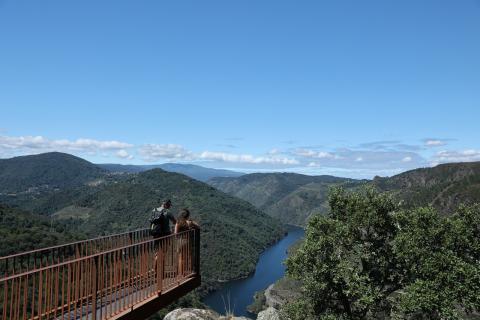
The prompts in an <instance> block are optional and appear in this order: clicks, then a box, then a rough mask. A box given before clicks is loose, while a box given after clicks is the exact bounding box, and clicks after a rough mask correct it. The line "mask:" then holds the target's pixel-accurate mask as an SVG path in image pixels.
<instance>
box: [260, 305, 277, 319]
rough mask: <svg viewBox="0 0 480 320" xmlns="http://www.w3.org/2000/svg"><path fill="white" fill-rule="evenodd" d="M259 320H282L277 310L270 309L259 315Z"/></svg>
mask: <svg viewBox="0 0 480 320" xmlns="http://www.w3.org/2000/svg"><path fill="white" fill-rule="evenodd" d="M257 320H280V315H279V313H278V310H277V309H275V308H272V307H268V309H267V310H264V311H261V312H260V313H259V314H258V316H257Z"/></svg>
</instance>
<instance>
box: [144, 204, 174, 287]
mask: <svg viewBox="0 0 480 320" xmlns="http://www.w3.org/2000/svg"><path fill="white" fill-rule="evenodd" d="M171 207H172V201H170V199H168V200H165V201H163V203H162V205H161V206H160V207H158V208H154V209H153V210H152V218H151V219H150V235H151V236H152V237H153V238H154V239H155V241H154V247H155V251H156V252H155V272H157V271H158V268H157V263H158V258H159V257H161V260H160V263H161V270H165V260H166V255H167V253H168V251H171V252H172V255H173V251H174V250H173V248H170V249H169V247H171V245H169V243H170V242H169V241H167V240H166V239H163V240H162V239H160V238H161V237H164V236H168V235H170V234H171V233H172V231H171V230H170V221H171V222H173V223H174V224H176V223H177V220H176V219H175V217H174V216H173V215H172V214H171V213H170V211H169V209H170V208H171ZM159 254H161V255H160V256H159ZM164 276H165V271H163V272H162V275H161V277H162V278H164Z"/></svg>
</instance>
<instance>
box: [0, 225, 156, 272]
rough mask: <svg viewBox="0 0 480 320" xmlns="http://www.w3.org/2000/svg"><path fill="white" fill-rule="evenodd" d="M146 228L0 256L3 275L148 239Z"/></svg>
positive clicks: (0, 270)
mask: <svg viewBox="0 0 480 320" xmlns="http://www.w3.org/2000/svg"><path fill="white" fill-rule="evenodd" d="M150 238H151V236H150V234H149V230H148V229H140V230H135V231H129V232H124V233H120V234H114V235H109V236H102V237H98V238H94V239H87V240H82V241H77V242H72V243H67V244H62V245H58V246H53V247H48V248H42V249H37V250H31V251H28V252H22V253H17V254H12V255H9V256H6V257H0V274H4V275H5V276H8V275H14V274H19V273H23V272H26V271H29V270H35V269H38V268H41V267H46V266H49V265H53V264H58V263H62V262H66V261H69V260H73V259H78V258H81V257H86V256H90V255H92V254H95V253H98V252H103V251H106V250H111V249H115V248H118V247H123V246H127V245H131V244H135V243H139V242H142V241H145V240H148V239H150Z"/></svg>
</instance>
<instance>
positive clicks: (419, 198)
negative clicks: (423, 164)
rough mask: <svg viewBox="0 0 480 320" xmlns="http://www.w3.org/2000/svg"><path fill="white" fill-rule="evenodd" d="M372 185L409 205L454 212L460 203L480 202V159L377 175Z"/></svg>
mask: <svg viewBox="0 0 480 320" xmlns="http://www.w3.org/2000/svg"><path fill="white" fill-rule="evenodd" d="M372 184H373V185H374V186H376V187H377V188H378V189H379V190H381V191H390V192H393V193H394V194H395V195H397V197H399V198H400V199H402V200H404V201H405V203H406V205H407V206H410V207H414V206H424V205H432V206H434V207H435V208H437V209H438V210H439V211H441V212H444V213H446V212H451V211H452V210H453V209H454V208H456V207H457V206H458V205H459V204H461V203H467V204H468V203H473V202H479V201H480V162H471V163H449V164H442V165H438V166H436V167H433V168H421V169H415V170H411V171H407V172H404V173H401V174H399V175H396V176H393V177H390V178H380V177H375V178H374V179H373V181H372Z"/></svg>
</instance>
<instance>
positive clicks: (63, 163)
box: [0, 152, 106, 194]
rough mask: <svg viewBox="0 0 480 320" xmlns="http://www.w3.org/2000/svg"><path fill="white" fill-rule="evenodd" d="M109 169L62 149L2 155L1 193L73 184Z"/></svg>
mask: <svg viewBox="0 0 480 320" xmlns="http://www.w3.org/2000/svg"><path fill="white" fill-rule="evenodd" d="M105 173H106V171H105V170H103V169H101V168H99V167H97V166H96V165H94V164H92V163H90V162H88V161H86V160H83V159H81V158H78V157H75V156H72V155H69V154H65V153H60V152H49V153H43V154H39V155H31V156H21V157H15V158H11V159H0V193H3V194H16V193H31V194H36V193H38V192H42V191H46V190H53V189H64V188H70V187H75V186H80V185H83V184H85V183H88V182H91V181H93V180H95V179H99V178H101V177H102V176H103V175H104V174H105Z"/></svg>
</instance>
